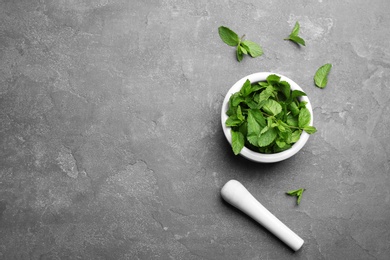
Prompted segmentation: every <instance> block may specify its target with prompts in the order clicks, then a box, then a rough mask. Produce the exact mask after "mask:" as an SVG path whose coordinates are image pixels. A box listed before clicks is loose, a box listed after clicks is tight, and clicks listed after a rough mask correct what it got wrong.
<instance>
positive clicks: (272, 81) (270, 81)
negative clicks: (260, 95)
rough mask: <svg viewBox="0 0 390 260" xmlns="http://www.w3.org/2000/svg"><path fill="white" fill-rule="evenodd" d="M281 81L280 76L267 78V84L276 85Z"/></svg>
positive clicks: (272, 75) (273, 75)
mask: <svg viewBox="0 0 390 260" xmlns="http://www.w3.org/2000/svg"><path fill="white" fill-rule="evenodd" d="M279 81H280V77H279V76H278V75H275V74H271V75H269V76H268V77H267V82H268V84H270V85H272V84H276V83H279Z"/></svg>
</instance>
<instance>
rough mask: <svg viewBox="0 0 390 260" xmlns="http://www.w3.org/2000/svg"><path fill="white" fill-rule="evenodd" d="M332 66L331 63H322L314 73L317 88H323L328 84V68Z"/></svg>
mask: <svg viewBox="0 0 390 260" xmlns="http://www.w3.org/2000/svg"><path fill="white" fill-rule="evenodd" d="M331 68H332V64H330V63H327V64H325V65H322V66H321V67H320V68H319V69H318V70H317V71H316V74H315V75H314V82H315V84H316V86H317V87H319V88H325V87H326V85H327V84H328V74H329V72H330V69H331Z"/></svg>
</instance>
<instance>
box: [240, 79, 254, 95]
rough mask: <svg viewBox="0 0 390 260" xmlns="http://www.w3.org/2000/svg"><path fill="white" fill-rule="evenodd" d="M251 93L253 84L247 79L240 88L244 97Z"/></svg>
mask: <svg viewBox="0 0 390 260" xmlns="http://www.w3.org/2000/svg"><path fill="white" fill-rule="evenodd" d="M250 93H252V85H251V82H250V81H249V79H247V80H246V81H245V82H244V84H243V85H242V87H241V89H240V94H241V95H242V96H243V97H246V96H248V95H249V94H250Z"/></svg>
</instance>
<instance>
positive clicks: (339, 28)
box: [0, 0, 390, 259]
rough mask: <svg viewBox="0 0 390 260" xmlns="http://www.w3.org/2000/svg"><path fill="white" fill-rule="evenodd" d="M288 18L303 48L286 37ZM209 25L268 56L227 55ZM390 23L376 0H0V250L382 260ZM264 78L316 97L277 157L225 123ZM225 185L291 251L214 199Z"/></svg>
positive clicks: (389, 205) (387, 204)
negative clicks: (300, 136) (234, 139)
mask: <svg viewBox="0 0 390 260" xmlns="http://www.w3.org/2000/svg"><path fill="white" fill-rule="evenodd" d="M296 21H299V22H300V24H301V32H300V35H301V36H302V38H304V39H305V40H306V47H298V46H297V45H295V44H294V43H292V42H288V41H284V40H283V39H284V38H285V37H286V36H288V34H289V33H290V32H291V29H292V27H293V26H294V24H295V22H296ZM221 25H225V26H227V27H230V28H231V29H233V30H235V31H236V32H238V33H239V34H240V35H242V34H245V35H246V37H247V39H249V40H252V41H255V42H257V43H259V44H260V45H261V46H262V47H263V49H264V55H263V56H261V57H258V58H255V59H252V58H250V57H245V58H244V60H243V61H242V62H241V63H238V62H237V61H236V60H235V56H234V50H233V48H232V47H229V46H227V45H225V44H224V43H223V42H222V41H221V40H220V38H219V36H218V27H219V26H221ZM389 26H390V2H389V1H388V0H376V1H363V0H356V1H336V0H329V1H328V0H318V1H309V0H299V1H292V0H288V1H272V0H264V1H253V0H242V1H204V0H201V1H175V0H172V1H171V0H164V1H157V0H156V1H153V0H148V1H141V0H139V1H137V0H131V1H125V0H115V1H114V0H81V1H76V0H61V1H49V0H31V1H30V0H29V1H27V0H25V1H22V0H15V1H7V0H1V1H0V106H1V109H0V123H1V127H0V142H1V145H0V259H390V192H389V190H390V188H389V187H390V176H389V169H390V144H389V141H390V131H389V129H390V117H389V112H390V106H389V104H390V102H389V101H390V91H389V85H390V44H389V43H390V29H389ZM325 63H332V64H333V69H332V71H331V73H330V75H329V83H328V86H327V87H326V88H325V89H319V88H316V87H315V86H314V83H313V76H314V73H315V71H316V69H317V68H318V67H319V66H321V65H323V64H325ZM259 71H271V72H277V73H280V74H283V75H285V76H287V77H289V78H291V79H293V80H294V81H295V82H297V83H298V84H299V85H301V87H302V88H303V89H304V91H305V92H306V93H307V94H308V96H309V98H310V100H311V102H312V105H313V108H314V125H315V126H316V127H317V128H318V132H317V133H315V134H314V135H313V136H311V137H310V139H309V141H308V143H307V144H306V146H305V147H304V148H303V149H302V150H301V151H300V152H299V153H298V154H297V155H295V156H294V157H292V158H291V159H288V160H286V161H284V162H280V163H275V164H257V163H253V162H249V161H248V160H246V159H244V158H242V157H236V156H234V155H233V154H232V152H231V149H230V147H229V145H228V143H227V141H226V139H225V137H224V136H223V132H222V129H221V123H220V110H221V104H222V100H223V98H224V96H225V93H226V92H227V90H228V89H229V88H230V87H231V86H232V85H233V84H234V83H235V82H236V81H237V80H238V79H240V78H242V77H244V76H245V75H248V74H251V73H254V72H259ZM230 179H236V180H239V181H240V182H241V183H243V184H244V185H245V186H246V187H247V189H248V190H249V191H250V192H251V193H252V194H253V195H254V196H255V197H256V198H257V199H258V200H259V201H261V203H263V205H264V206H266V207H267V208H268V209H269V210H270V211H271V212H273V213H274V214H275V215H276V216H277V217H278V218H279V219H281V220H282V221H283V222H285V223H286V224H287V225H288V226H289V227H290V228H291V229H292V230H294V231H295V232H296V233H297V234H298V235H300V236H301V237H302V238H303V239H304V240H305V244H304V245H303V247H302V248H301V250H299V251H298V252H293V251H292V250H290V249H289V248H288V247H287V246H285V245H284V244H283V243H282V242H280V241H279V240H278V239H277V238H275V237H274V236H273V235H272V234H270V233H269V232H268V231H266V230H265V229H264V228H263V227H261V226H260V225H258V224H257V223H255V222H254V221H253V220H251V219H249V218H248V217H247V216H245V215H244V214H243V213H241V212H239V211H238V210H236V209H235V208H233V207H231V206H230V205H228V204H227V203H225V202H224V201H223V200H222V199H221V197H220V189H221V187H222V186H223V185H224V184H225V183H226V182H227V181H228V180H230ZM297 188H306V191H305V193H304V195H303V198H302V202H301V204H300V205H298V206H297V205H296V204H295V199H294V198H292V197H289V196H287V195H286V194H285V192H286V191H287V190H290V189H297Z"/></svg>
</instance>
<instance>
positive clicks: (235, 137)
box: [231, 129, 245, 155]
mask: <svg viewBox="0 0 390 260" xmlns="http://www.w3.org/2000/svg"><path fill="white" fill-rule="evenodd" d="M231 134H232V148H233V152H234V154H235V155H237V154H239V153H240V152H241V150H242V148H243V147H244V144H245V139H244V135H243V134H242V133H241V132H238V131H234V130H233V129H231Z"/></svg>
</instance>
